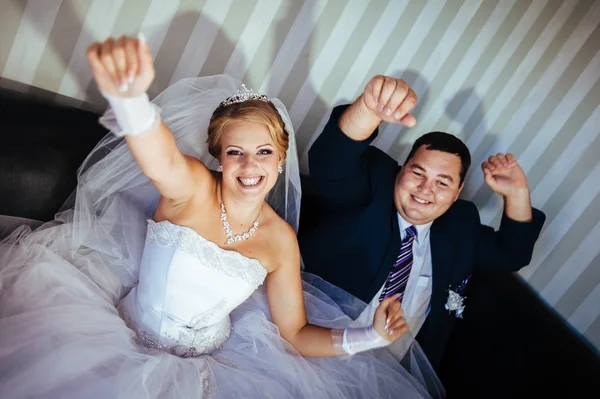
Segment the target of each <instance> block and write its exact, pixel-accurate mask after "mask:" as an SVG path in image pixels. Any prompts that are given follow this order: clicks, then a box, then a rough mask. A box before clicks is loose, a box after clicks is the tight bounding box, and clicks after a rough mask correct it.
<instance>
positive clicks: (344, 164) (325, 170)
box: [308, 76, 417, 205]
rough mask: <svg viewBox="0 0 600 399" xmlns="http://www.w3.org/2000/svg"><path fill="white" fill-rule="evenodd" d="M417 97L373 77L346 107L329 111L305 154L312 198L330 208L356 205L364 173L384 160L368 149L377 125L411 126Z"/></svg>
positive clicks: (364, 189) (398, 84) (364, 186)
mask: <svg viewBox="0 0 600 399" xmlns="http://www.w3.org/2000/svg"><path fill="white" fill-rule="evenodd" d="M416 102H417V96H416V95H415V93H414V91H413V90H412V89H411V88H410V87H408V85H407V84H406V82H404V81H403V80H400V79H395V78H392V77H385V76H375V77H374V78H373V79H371V81H369V83H368V84H367V85H366V87H365V89H364V92H363V93H362V94H361V96H359V98H358V99H357V100H356V101H354V103H352V104H351V105H349V106H348V105H342V106H338V107H335V108H334V109H333V112H332V113H331V117H330V119H329V122H328V123H327V125H326V126H325V128H324V129H323V132H322V133H321V135H320V136H319V137H318V138H317V140H316V141H315V142H314V144H313V146H312V148H311V149H310V151H309V153H308V157H309V168H310V177H311V181H312V183H313V184H312V187H313V190H314V194H315V195H317V196H318V197H320V198H319V199H320V200H322V201H328V200H333V201H335V202H336V205H343V204H345V203H347V204H352V203H355V202H356V201H359V200H360V198H361V197H362V196H363V195H364V194H365V193H366V192H367V191H368V187H369V172H370V170H371V169H372V168H373V167H376V164H377V162H378V161H379V160H381V159H382V157H385V155H384V154H383V153H382V152H380V151H379V150H377V149H375V148H372V151H370V150H369V149H370V144H371V142H372V141H373V140H374V139H375V137H376V136H377V128H378V126H379V125H380V124H381V122H382V121H386V122H391V123H401V124H403V125H405V126H414V125H415V123H416V120H415V118H414V117H413V116H412V115H411V114H409V113H408V112H409V111H410V110H411V109H412V108H413V107H414V106H415V104H416Z"/></svg>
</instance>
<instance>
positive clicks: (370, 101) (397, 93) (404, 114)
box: [361, 75, 417, 127]
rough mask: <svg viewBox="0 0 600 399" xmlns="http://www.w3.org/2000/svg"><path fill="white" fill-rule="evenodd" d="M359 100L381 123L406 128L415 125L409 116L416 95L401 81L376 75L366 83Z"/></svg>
mask: <svg viewBox="0 0 600 399" xmlns="http://www.w3.org/2000/svg"><path fill="white" fill-rule="evenodd" d="M361 98H362V101H363V103H364V105H365V107H366V108H367V110H368V111H369V112H371V114H373V115H374V116H376V117H377V118H378V119H380V120H381V121H384V122H388V123H400V124H402V125H405V126H407V127H413V126H414V125H415V124H416V123H417V120H416V119H415V117H414V116H413V115H411V114H409V111H410V110H411V109H413V108H414V107H415V105H416V104H417V95H416V94H415V92H414V90H413V89H411V88H410V87H409V86H408V84H407V83H406V82H405V81H404V80H402V79H396V78H394V77H391V76H382V75H377V76H375V77H373V78H372V79H371V80H370V81H369V83H367V85H366V86H365V90H364V91H363V94H362V97H361Z"/></svg>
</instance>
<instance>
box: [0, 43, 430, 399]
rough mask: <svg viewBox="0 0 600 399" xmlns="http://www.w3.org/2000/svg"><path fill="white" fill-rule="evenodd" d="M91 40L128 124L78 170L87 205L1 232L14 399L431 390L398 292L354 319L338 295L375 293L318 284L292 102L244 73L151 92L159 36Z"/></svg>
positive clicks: (0, 333)
mask: <svg viewBox="0 0 600 399" xmlns="http://www.w3.org/2000/svg"><path fill="white" fill-rule="evenodd" d="M87 55H88V60H89V62H90V65H91V67H92V70H93V74H94V78H95V80H96V83H97V84H98V87H99V88H100V90H101V92H102V93H103V95H104V96H105V97H106V98H107V99H108V101H109V103H110V109H111V110H110V111H109V112H107V114H105V115H104V116H103V117H102V118H101V123H103V124H104V125H105V126H106V127H107V128H109V129H110V130H111V131H112V133H113V134H112V135H109V136H107V137H105V138H104V139H103V140H102V142H101V143H100V144H99V145H98V146H97V147H96V148H95V149H94V150H93V151H92V153H91V154H90V155H89V156H88V158H87V159H86V161H85V162H84V164H83V166H82V167H81V168H80V171H79V178H78V187H77V190H76V193H75V194H76V196H75V198H76V199H75V205H74V207H73V208H72V209H67V210H65V211H63V212H61V213H59V214H58V215H57V217H56V220H54V221H52V222H50V223H47V224H46V225H44V226H42V227H41V228H39V229H37V230H36V231H34V232H31V231H28V230H26V228H24V227H22V228H20V229H18V230H17V231H16V232H14V233H13V234H12V235H11V236H10V237H9V238H8V239H7V240H6V241H4V242H3V243H2V249H1V252H0V301H1V302H0V391H1V392H2V393H3V397H7V398H25V397H27V398H31V397H44V398H70V397H73V398H82V397H86V398H90V397H97V398H116V397H123V398H139V397H144V398H145V397H157V398H167V397H169V398H170V397H173V398H188V397H190V398H191V397H202V398H206V397H211V398H212V397H222V398H234V397H243V398H251V397H261V398H262V397H272V398H288V397H289V398H353V397H356V398H376V397H377V398H383V397H395V398H398V397H403V398H404V397H406V398H413V397H415V398H416V397H429V395H430V393H428V392H427V390H426V389H425V387H424V385H425V384H426V382H427V381H429V382H430V381H434V382H437V380H436V379H435V375H434V374H433V371H431V369H430V368H429V366H428V363H427V361H426V360H425V357H424V355H423V354H422V352H420V350H419V348H418V346H417V344H416V343H415V344H413V345H412V346H411V349H410V352H409V353H408V354H407V355H406V356H404V353H398V351H394V350H393V347H394V345H389V344H390V343H392V342H394V341H396V340H398V339H399V338H401V337H402V339H400V340H399V341H402V340H405V341H406V339H409V338H410V337H409V335H408V334H405V333H406V331H407V325H406V321H405V320H404V317H403V315H402V310H401V307H400V303H399V302H398V301H397V300H394V299H395V298H393V297H392V298H388V299H386V300H384V301H383V302H382V303H381V304H380V306H379V308H378V309H377V312H376V314H375V317H374V320H373V322H372V325H369V326H366V327H364V326H363V327H355V326H352V327H351V326H350V323H351V321H352V320H351V319H349V318H348V317H347V316H345V314H344V312H342V310H341V308H340V306H344V307H346V308H354V309H358V308H359V307H360V306H364V304H361V303H360V301H359V300H357V299H355V298H352V297H350V296H349V295H348V294H345V293H343V292H340V291H341V290H338V289H336V288H335V287H332V286H330V285H328V284H327V283H325V282H324V281H322V280H318V279H317V278H314V277H312V278H311V281H312V282H313V284H309V283H308V282H307V281H304V282H303V281H302V278H301V273H300V254H299V250H298V244H297V241H296V235H295V229H296V228H297V224H298V217H299V202H300V179H299V174H298V162H297V155H296V152H295V140H294V134H293V129H292V126H291V125H290V123H289V117H288V115H287V112H286V110H285V107H284V106H283V104H281V102H279V101H278V100H276V99H269V98H267V97H266V96H264V95H261V94H258V93H255V92H253V91H251V90H248V89H246V88H245V86H243V85H241V83H240V82H238V81H236V80H235V79H233V78H231V77H228V76H213V77H207V78H195V79H184V80H182V81H180V82H178V83H177V84H175V85H173V86H171V87H170V88H168V89H167V90H166V91H165V92H163V93H162V94H161V95H159V96H158V97H157V98H156V99H155V100H154V102H153V103H150V102H149V100H148V96H147V95H146V90H147V89H148V87H149V86H150V84H151V83H152V81H153V79H154V67H153V64H152V56H151V54H150V50H149V47H148V45H147V44H146V43H145V41H144V40H143V38H141V39H139V40H138V39H134V38H126V37H122V38H120V39H118V40H113V39H108V40H106V41H105V42H104V43H96V44H93V45H92V46H91V47H90V48H89V50H88V53H87ZM81 134H82V135H83V134H85V131H82V132H81ZM123 138H124V140H123ZM184 154H185V155H184ZM215 163H218V165H215ZM214 166H217V167H216V168H215V169H217V171H218V172H212V171H211V169H209V167H214ZM332 239H335V238H332ZM332 294H335V296H336V298H337V299H338V300H337V301H336V302H334V301H333V300H332V299H330V296H331V295H332ZM340 298H343V300H342V302H343V303H342V304H340ZM325 326H326V327H325ZM388 345H389V346H388ZM384 347H385V348H384ZM402 359H404V360H402ZM406 359H409V360H410V363H411V364H413V365H414V364H415V363H418V364H419V367H420V368H419V370H418V371H416V370H415V368H413V367H411V372H412V374H411V373H409V372H408V371H407V370H406V369H405V368H404V367H403V366H401V364H400V361H401V360H402V362H403V364H406ZM429 389H431V388H429ZM435 389H439V391H436V392H433V394H440V392H442V389H441V388H440V386H439V385H437V384H436V387H435Z"/></svg>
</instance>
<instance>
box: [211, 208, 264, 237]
mask: <svg viewBox="0 0 600 399" xmlns="http://www.w3.org/2000/svg"><path fill="white" fill-rule="evenodd" d="M261 214H262V207H261V208H260V212H259V213H258V216H257V217H256V220H255V221H254V223H252V227H251V228H250V230H248V231H247V232H245V233H242V234H233V231H231V227H230V226H229V222H228V221H227V213H226V212H225V204H224V203H223V202H221V221H222V222H223V229H224V230H225V234H226V235H227V241H226V242H225V244H226V245H231V244H233V243H234V242H238V241H242V240H247V239H248V238H250V237H252V236H253V235H254V233H256V230H258V219H259V218H260V215H261Z"/></svg>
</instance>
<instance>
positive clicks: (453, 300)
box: [444, 275, 471, 319]
mask: <svg viewBox="0 0 600 399" xmlns="http://www.w3.org/2000/svg"><path fill="white" fill-rule="evenodd" d="M470 279H471V276H470V275H469V277H467V278H466V279H464V280H463V282H462V283H461V284H460V285H459V286H458V287H456V288H455V289H451V288H450V287H448V300H447V301H446V305H445V306H444V307H445V308H446V310H448V311H449V312H450V313H452V312H454V316H455V317H456V318H457V319H462V318H463V312H464V311H465V299H466V298H467V297H466V296H463V295H464V293H465V289H466V288H467V283H468V282H469V280H470Z"/></svg>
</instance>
